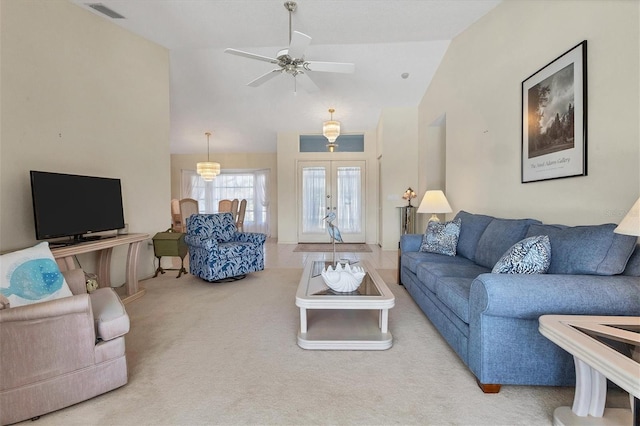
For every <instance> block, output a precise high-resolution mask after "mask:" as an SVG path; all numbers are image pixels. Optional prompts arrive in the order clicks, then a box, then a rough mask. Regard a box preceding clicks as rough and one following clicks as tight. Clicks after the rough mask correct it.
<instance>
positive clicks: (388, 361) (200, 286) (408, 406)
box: [24, 269, 629, 426]
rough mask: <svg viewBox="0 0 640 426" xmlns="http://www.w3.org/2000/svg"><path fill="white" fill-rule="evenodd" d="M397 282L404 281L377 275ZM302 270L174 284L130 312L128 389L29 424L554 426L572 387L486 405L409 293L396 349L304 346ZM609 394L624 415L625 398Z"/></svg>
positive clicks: (509, 390)
mask: <svg viewBox="0 0 640 426" xmlns="http://www.w3.org/2000/svg"><path fill="white" fill-rule="evenodd" d="M379 272H380V274H381V276H382V277H383V279H385V280H386V281H388V282H389V283H394V282H395V278H396V271H395V270H392V269H385V270H379ZM300 274H301V270H300V269H269V270H265V271H261V272H258V273H254V274H250V275H249V276H248V277H247V278H246V279H244V280H242V281H238V282H234V283H224V284H209V283H205V282H203V281H200V280H198V279H196V278H194V277H193V276H192V275H186V276H183V277H182V278H180V279H176V278H175V276H174V274H165V275H163V276H161V277H158V278H154V279H150V280H146V281H144V282H143V283H142V284H143V286H144V287H145V288H146V289H147V293H146V295H145V296H144V297H142V298H140V299H139V300H137V301H135V302H133V303H130V304H129V305H127V311H128V312H129V315H130V316H131V332H130V333H129V334H128V335H127V337H126V344H127V357H128V361H129V383H128V384H127V385H126V386H124V387H122V388H120V389H116V390H114V391H112V392H109V393H107V394H104V395H101V396H99V397H96V398H94V399H92V400H89V401H85V402H83V403H80V404H77V405H75V406H73V407H69V408H66V409H63V410H60V411H58V412H55V413H51V414H48V415H45V416H42V417H41V418H40V419H39V420H38V421H37V422H36V423H31V422H24V424H25V425H34V426H45V425H46V426H48V425H65V426H68V425H83V426H84V425H134V426H141V425H210V424H224V425H236V424H269V425H271V424H273V425H278V424H288V425H311V424H336V425H337V424H340V425H344V424H357V425H390V424H407V425H409V424H413V425H549V424H551V419H552V415H553V414H552V413H553V410H554V409H555V408H556V407H558V406H561V405H570V404H571V402H572V399H573V389H572V388H546V387H529V386H504V387H503V389H502V391H501V392H500V393H499V394H496V395H485V394H483V393H482V392H481V391H480V390H479V389H478V387H477V385H476V382H475V379H474V376H473V375H472V374H471V373H470V372H469V370H468V369H467V368H466V367H465V366H464V365H463V364H462V362H461V361H460V360H459V359H458V357H457V356H456V355H455V354H454V352H453V351H452V350H451V349H450V348H449V346H447V344H446V343H445V342H444V341H443V339H442V338H441V337H440V336H439V335H438V333H437V332H436V331H435V329H434V328H433V326H432V325H431V323H430V322H429V321H428V320H427V319H426V318H425V316H424V315H423V314H422V312H421V311H420V310H419V309H418V308H417V306H416V305H415V304H414V302H413V301H412V300H411V298H410V297H409V296H408V294H407V292H406V291H405V290H404V288H402V287H400V286H398V285H396V284H389V287H390V288H391V290H392V292H393V293H394V294H395V296H396V306H395V307H394V308H393V309H392V310H391V311H390V314H389V318H390V319H389V327H390V331H391V332H392V333H393V336H394V344H393V347H392V348H391V349H389V350H386V351H371V352H366V351H307V350H303V349H300V348H299V347H298V346H297V344H296V333H297V330H298V327H299V311H298V309H297V308H296V306H295V291H296V288H297V285H298V281H299V278H300ZM613 394H614V395H613V397H612V392H611V391H610V392H609V395H610V399H614V402H620V401H622V404H624V403H626V406H628V404H629V403H628V398H627V397H626V394H622V392H620V391H618V392H617V393H616V392H614V393H613Z"/></svg>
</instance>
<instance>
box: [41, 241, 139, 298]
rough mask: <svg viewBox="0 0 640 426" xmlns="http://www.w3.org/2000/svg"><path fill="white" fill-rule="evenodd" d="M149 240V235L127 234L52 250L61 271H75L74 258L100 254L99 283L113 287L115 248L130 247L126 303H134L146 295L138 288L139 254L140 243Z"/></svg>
mask: <svg viewBox="0 0 640 426" xmlns="http://www.w3.org/2000/svg"><path fill="white" fill-rule="evenodd" d="M148 238H149V234H125V235H118V236H115V237H111V238H103V239H100V240H96V241H88V242H84V243H79V244H75V245H72V246H66V247H54V248H52V249H51V252H52V253H53V257H54V258H55V259H56V262H57V263H58V266H59V267H60V269H61V270H63V271H67V270H69V269H75V268H76V264H75V262H74V260H73V256H75V255H78V254H83V253H92V252H98V272H97V275H98V282H99V283H100V287H110V286H111V252H112V251H113V248H114V247H117V246H121V245H124V244H128V245H129V252H128V254H127V271H126V282H125V291H126V294H125V297H124V298H123V299H122V301H123V302H124V303H129V302H132V301H134V300H136V299H138V298H140V297H142V296H143V295H144V293H145V291H146V290H145V289H143V288H140V287H139V286H138V252H139V251H140V243H141V242H142V241H144V240H146V239H148Z"/></svg>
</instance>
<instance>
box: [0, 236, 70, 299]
mask: <svg viewBox="0 0 640 426" xmlns="http://www.w3.org/2000/svg"><path fill="white" fill-rule="evenodd" d="M0 293H2V294H3V295H4V296H5V297H6V298H7V299H8V300H9V303H10V304H11V307H14V308H15V307H18V306H24V305H30V304H33V303H39V302H46V301H48V300H54V299H59V298H62V297H69V296H72V295H73V294H72V293H71V290H70V289H69V286H68V285H67V282H66V280H65V278H64V276H63V275H62V273H61V272H60V268H58V264H57V263H56V261H55V258H54V257H53V254H52V253H51V250H49V243H47V242H42V243H39V244H36V245H35V246H33V247H30V248H27V249H24V250H18V251H14V252H11V253H7V254H4V255H2V256H0Z"/></svg>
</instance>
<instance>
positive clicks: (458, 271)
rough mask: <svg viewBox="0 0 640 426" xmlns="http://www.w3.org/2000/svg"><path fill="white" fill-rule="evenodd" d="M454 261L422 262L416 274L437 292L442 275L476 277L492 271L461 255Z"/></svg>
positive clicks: (429, 287) (431, 289)
mask: <svg viewBox="0 0 640 426" xmlns="http://www.w3.org/2000/svg"><path fill="white" fill-rule="evenodd" d="M454 259H459V261H458V262H454V263H422V264H420V265H418V268H417V273H416V276H417V277H418V279H419V280H420V281H421V282H422V283H423V284H424V285H425V286H426V287H427V288H428V289H429V290H430V291H431V292H433V293H435V292H436V286H437V282H438V280H439V279H440V278H442V277H458V278H469V279H474V278H475V277H477V276H478V275H480V274H484V273H487V272H491V271H490V270H489V269H488V268H485V267H483V266H480V265H476V264H474V263H472V262H471V261H469V260H468V259H465V258H463V257H460V256H456V257H455V258H454Z"/></svg>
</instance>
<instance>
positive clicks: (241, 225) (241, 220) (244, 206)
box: [236, 199, 247, 232]
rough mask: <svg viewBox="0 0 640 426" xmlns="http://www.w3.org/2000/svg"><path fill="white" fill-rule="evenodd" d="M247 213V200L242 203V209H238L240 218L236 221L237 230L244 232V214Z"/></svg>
mask: <svg viewBox="0 0 640 426" xmlns="http://www.w3.org/2000/svg"><path fill="white" fill-rule="evenodd" d="M246 211H247V200H244V199H243V200H242V201H240V207H239V209H238V218H237V219H236V228H238V231H240V232H244V214H245V212H246Z"/></svg>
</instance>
